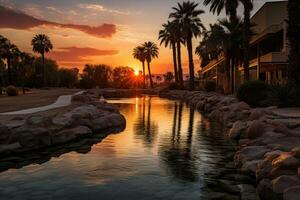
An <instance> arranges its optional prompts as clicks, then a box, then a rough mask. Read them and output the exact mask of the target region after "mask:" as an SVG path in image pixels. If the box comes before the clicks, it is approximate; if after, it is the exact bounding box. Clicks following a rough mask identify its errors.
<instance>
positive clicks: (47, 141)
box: [0, 92, 126, 157]
mask: <svg viewBox="0 0 300 200" xmlns="http://www.w3.org/2000/svg"><path fill="white" fill-rule="evenodd" d="M49 112H50V111H49ZM52 112H53V111H52ZM47 113H48V111H47V112H44V113H40V114H32V115H30V116H18V117H15V118H12V119H10V120H9V121H8V122H6V123H5V124H1V123H0V155H1V157H4V156H9V155H11V154H17V153H21V152H22V153H24V152H26V151H30V150H36V149H43V148H48V147H53V146H57V145H62V144H67V143H70V142H73V141H75V140H78V139H80V138H86V137H93V135H94V134H97V135H99V134H101V133H103V134H106V135H107V134H108V132H109V133H112V132H116V130H119V131H120V130H122V129H124V128H125V126H126V120H125V118H124V117H123V116H122V115H121V114H120V113H119V111H118V110H117V108H115V107H114V106H112V105H109V104H107V103H104V102H102V103H101V102H99V96H98V95H96V94H95V93H87V92H86V93H84V94H81V95H76V96H73V98H72V104H71V106H69V107H68V108H64V109H58V110H57V111H54V113H55V114H54V115H52V116H51V115H50V116H49V115H47ZM108 130H111V131H108Z"/></svg>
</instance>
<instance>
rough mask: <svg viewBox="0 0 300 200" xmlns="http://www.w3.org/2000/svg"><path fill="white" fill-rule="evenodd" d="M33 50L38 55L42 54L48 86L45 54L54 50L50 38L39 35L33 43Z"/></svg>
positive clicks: (44, 74)
mask: <svg viewBox="0 0 300 200" xmlns="http://www.w3.org/2000/svg"><path fill="white" fill-rule="evenodd" d="M31 45H32V47H33V48H32V50H33V51H34V52H36V53H39V54H41V56H42V62H43V81H44V86H46V81H47V80H46V73H45V72H46V69H45V53H48V52H50V51H51V50H52V49H53V45H52V43H51V40H50V38H49V37H48V36H47V35H45V34H37V35H35V36H34V38H33V39H32V41H31Z"/></svg>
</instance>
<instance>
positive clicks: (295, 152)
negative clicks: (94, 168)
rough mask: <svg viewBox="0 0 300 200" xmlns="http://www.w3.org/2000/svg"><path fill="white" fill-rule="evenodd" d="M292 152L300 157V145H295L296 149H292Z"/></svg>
mask: <svg viewBox="0 0 300 200" xmlns="http://www.w3.org/2000/svg"><path fill="white" fill-rule="evenodd" d="M292 154H293V155H294V156H295V157H296V158H298V159H300V147H295V148H294V149H292Z"/></svg>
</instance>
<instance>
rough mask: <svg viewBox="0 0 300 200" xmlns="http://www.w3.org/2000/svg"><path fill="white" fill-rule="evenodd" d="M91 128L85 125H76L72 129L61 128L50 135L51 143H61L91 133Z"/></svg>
mask: <svg viewBox="0 0 300 200" xmlns="http://www.w3.org/2000/svg"><path fill="white" fill-rule="evenodd" d="M92 133H93V132H92V130H91V129H89V128H88V127H86V126H78V127H75V128H72V129H67V130H63V131H61V132H59V133H57V134H55V135H53V137H52V143H53V144H62V143H67V142H70V141H72V140H74V139H76V138H79V137H82V136H84V135H89V134H92Z"/></svg>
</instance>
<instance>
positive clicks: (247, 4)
mask: <svg viewBox="0 0 300 200" xmlns="http://www.w3.org/2000/svg"><path fill="white" fill-rule="evenodd" d="M240 1H241V2H242V3H243V5H244V42H243V44H244V79H245V81H248V80H249V79H250V74H249V56H250V55H249V51H250V50H249V49H250V47H249V46H250V32H251V31H250V28H251V23H250V13H251V10H252V9H253V3H252V1H253V0H240Z"/></svg>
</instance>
